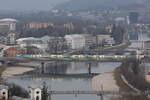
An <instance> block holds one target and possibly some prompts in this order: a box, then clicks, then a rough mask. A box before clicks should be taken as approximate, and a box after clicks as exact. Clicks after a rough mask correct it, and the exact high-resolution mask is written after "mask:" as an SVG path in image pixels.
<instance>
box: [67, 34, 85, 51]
mask: <svg viewBox="0 0 150 100" xmlns="http://www.w3.org/2000/svg"><path fill="white" fill-rule="evenodd" d="M65 39H66V41H67V45H69V46H70V48H71V49H82V48H84V47H85V38H84V37H83V36H82V35H80V34H73V35H66V36H65Z"/></svg>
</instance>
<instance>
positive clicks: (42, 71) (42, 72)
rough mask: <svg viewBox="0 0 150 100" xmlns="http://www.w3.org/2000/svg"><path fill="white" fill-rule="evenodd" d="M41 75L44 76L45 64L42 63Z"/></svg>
mask: <svg viewBox="0 0 150 100" xmlns="http://www.w3.org/2000/svg"><path fill="white" fill-rule="evenodd" d="M41 74H44V62H41Z"/></svg>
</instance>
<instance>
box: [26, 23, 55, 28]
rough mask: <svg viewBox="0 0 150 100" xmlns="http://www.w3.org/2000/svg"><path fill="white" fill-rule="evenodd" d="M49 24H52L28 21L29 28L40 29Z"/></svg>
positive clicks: (50, 24)
mask: <svg viewBox="0 0 150 100" xmlns="http://www.w3.org/2000/svg"><path fill="white" fill-rule="evenodd" d="M49 26H53V24H52V23H35V22H33V23H29V28H30V29H40V28H47V27H49Z"/></svg>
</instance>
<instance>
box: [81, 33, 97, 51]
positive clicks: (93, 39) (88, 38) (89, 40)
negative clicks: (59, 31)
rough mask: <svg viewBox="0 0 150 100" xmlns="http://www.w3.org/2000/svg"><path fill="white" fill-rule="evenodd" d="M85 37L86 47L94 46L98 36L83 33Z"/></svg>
mask: <svg viewBox="0 0 150 100" xmlns="http://www.w3.org/2000/svg"><path fill="white" fill-rule="evenodd" d="M82 36H83V37H84V39H85V48H89V47H92V46H94V45H95V44H96V36H93V35H91V34H82Z"/></svg>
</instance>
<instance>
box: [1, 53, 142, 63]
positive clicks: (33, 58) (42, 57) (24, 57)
mask: <svg viewBox="0 0 150 100" xmlns="http://www.w3.org/2000/svg"><path fill="white" fill-rule="evenodd" d="M143 57H144V55H70V56H66V55H18V56H17V57H0V62H2V63H4V62H5V63H15V62H26V61H40V62H46V61H70V62H72V61H74V62H76V61H77V62H86V61H96V62H111V61H113V62H115V61H116V62H120V61H122V60H124V59H126V58H134V59H141V58H143Z"/></svg>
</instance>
